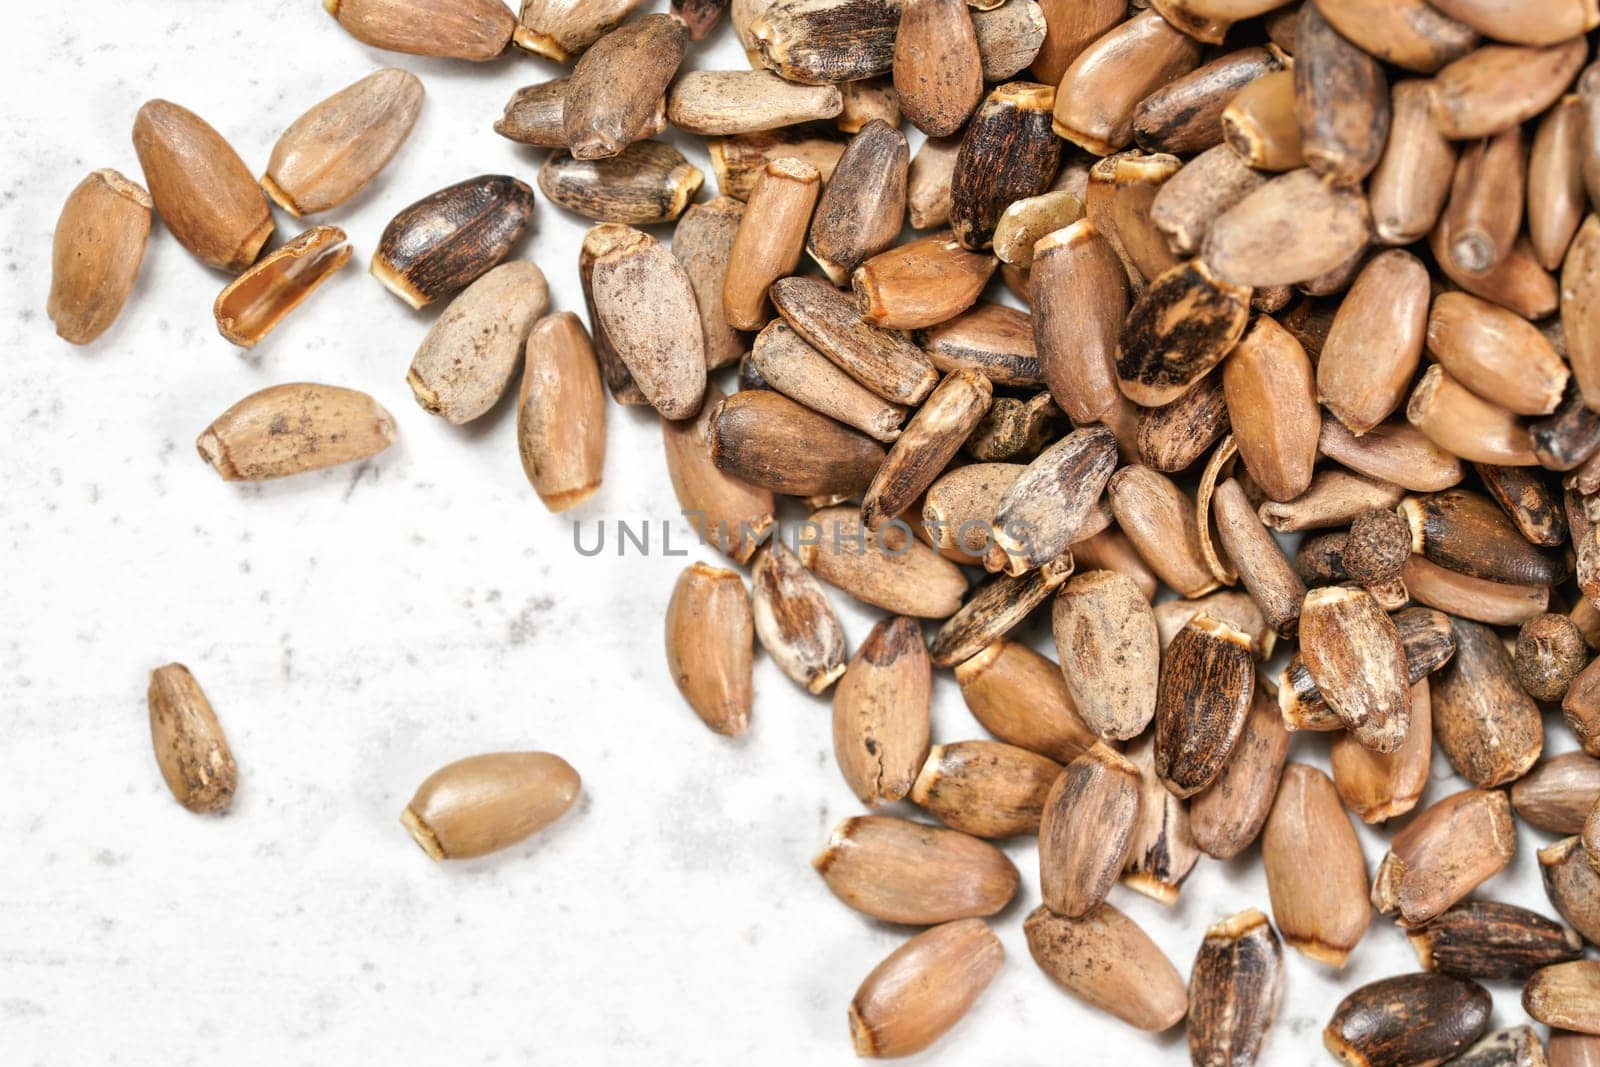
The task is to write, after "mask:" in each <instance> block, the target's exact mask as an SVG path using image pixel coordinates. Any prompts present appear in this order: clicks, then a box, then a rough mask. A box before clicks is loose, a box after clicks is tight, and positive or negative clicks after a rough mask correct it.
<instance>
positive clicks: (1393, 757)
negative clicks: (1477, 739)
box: [1329, 677, 1433, 823]
mask: <svg viewBox="0 0 1600 1067" xmlns="http://www.w3.org/2000/svg"><path fill="white" fill-rule="evenodd" d="M1410 696H1411V724H1410V726H1409V728H1408V729H1407V730H1406V739H1405V740H1404V741H1403V742H1401V745H1400V747H1399V748H1398V749H1396V750H1395V751H1394V752H1390V753H1383V752H1374V751H1372V750H1371V749H1369V748H1367V747H1366V746H1365V745H1363V744H1361V743H1360V742H1359V741H1357V740H1356V739H1355V737H1354V736H1352V735H1351V734H1350V733H1349V732H1348V731H1341V732H1339V733H1338V734H1336V735H1335V736H1334V739H1333V748H1332V750H1331V752H1330V753H1329V765H1330V766H1331V767H1332V770H1333V783H1334V785H1335V787H1337V788H1338V790H1339V799H1341V800H1342V801H1344V806H1345V807H1346V808H1348V809H1349V810H1350V811H1351V812H1352V813H1353V814H1355V815H1357V816H1359V817H1360V818H1361V820H1362V821H1363V822H1366V823H1381V822H1385V821H1387V820H1389V819H1392V818H1394V817H1396V816H1398V815H1404V814H1405V813H1406V812H1408V811H1410V810H1411V809H1412V808H1414V807H1416V804H1417V800H1418V799H1419V798H1420V797H1421V796H1422V790H1423V788H1424V787H1425V786H1426V785H1427V784H1428V764H1429V759H1430V757H1431V756H1432V754H1433V712H1432V705H1431V702H1430V700H1429V690H1428V682H1427V679H1426V677H1423V678H1421V679H1419V680H1417V681H1416V682H1414V683H1413V684H1412V686H1411V693H1410Z"/></svg>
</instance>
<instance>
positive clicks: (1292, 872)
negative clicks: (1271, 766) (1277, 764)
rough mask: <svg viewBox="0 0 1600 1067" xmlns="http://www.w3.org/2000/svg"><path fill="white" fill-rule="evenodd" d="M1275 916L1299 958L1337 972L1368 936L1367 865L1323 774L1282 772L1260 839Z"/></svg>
mask: <svg viewBox="0 0 1600 1067" xmlns="http://www.w3.org/2000/svg"><path fill="white" fill-rule="evenodd" d="M1261 858H1262V862H1263V864H1264V865H1265V867H1266V872H1267V892H1268V894H1269V895H1270V896H1271V898H1272V917H1273V919H1274V920H1275V921H1276V922H1277V925H1278V930H1279V932H1280V933H1281V934H1282V935H1283V939H1284V941H1286V942H1288V944H1289V946H1290V947H1291V948H1293V949H1295V950H1296V951H1298V952H1301V953H1303V954H1304V955H1306V956H1308V957H1310V958H1311V959H1313V960H1316V961H1317V962H1319V963H1326V964H1329V965H1330V966H1333V967H1335V968H1342V967H1343V966H1344V965H1345V961H1346V960H1348V959H1349V958H1350V953H1351V951H1352V950H1353V949H1354V948H1355V947H1356V945H1357V943H1359V942H1360V940H1361V938H1362V935H1364V934H1365V933H1366V932H1367V924H1368V923H1369V922H1370V921H1371V919H1372V907H1371V905H1370V904H1369V903H1368V901H1367V863H1366V860H1365V859H1364V858H1363V857H1362V854H1361V842H1360V841H1359V840H1357V838H1356V833H1355V828H1354V827H1352V826H1351V825H1350V819H1349V817H1348V816H1347V815H1345V813H1344V809H1343V808H1342V807H1340V805H1339V795H1338V793H1337V792H1336V791H1335V789H1334V786H1333V783H1332V782H1330V781H1329V780H1328V777H1327V775H1325V774H1323V773H1322V772H1321V771H1319V770H1317V769H1316V768H1315V767H1309V766H1306V765H1305V764H1303V763H1291V764H1289V765H1288V766H1287V767H1285V768H1284V772H1283V780H1282V781H1281V782H1280V783H1279V785H1278V796H1277V799H1276V800H1275V801H1273V804H1272V813H1271V814H1270V815H1268V816H1267V825H1266V828H1265V829H1264V830H1263V831H1262V837H1261Z"/></svg>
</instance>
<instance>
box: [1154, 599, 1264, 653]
mask: <svg viewBox="0 0 1600 1067" xmlns="http://www.w3.org/2000/svg"><path fill="white" fill-rule="evenodd" d="M1154 610H1155V614H1156V629H1157V630H1158V631H1159V632H1160V634H1161V647H1162V648H1163V649H1165V648H1166V647H1167V646H1168V645H1170V644H1172V639H1173V638H1174V637H1177V636H1178V631H1180V630H1182V629H1183V628H1184V626H1186V625H1188V622H1189V620H1190V619H1192V618H1194V617H1195V616H1196V615H1198V614H1200V613H1201V612H1202V611H1204V612H1206V613H1208V614H1209V615H1210V616H1211V617H1212V618H1213V619H1219V620H1221V621H1223V622H1226V623H1227V624H1228V625H1229V626H1232V627H1233V628H1234V629H1236V630H1242V631H1244V632H1245V633H1247V634H1249V635H1250V647H1251V648H1252V650H1254V652H1255V654H1256V659H1258V660H1264V659H1269V658H1271V656H1272V650H1273V649H1274V648H1275V647H1276V645H1277V640H1278V635H1277V634H1276V633H1274V632H1273V630H1272V628H1271V627H1270V626H1268V625H1267V620H1266V617H1265V616H1264V615H1262V614H1261V609H1260V608H1259V607H1257V606H1256V602H1255V601H1254V600H1252V599H1250V596H1249V594H1247V593H1241V592H1238V591H1236V590H1233V589H1223V590H1219V591H1218V592H1215V593H1210V594H1208V595H1206V596H1202V597H1199V598H1196V599H1192V600H1164V601H1162V602H1161V603H1159V604H1157V605H1156V606H1155V609H1154Z"/></svg>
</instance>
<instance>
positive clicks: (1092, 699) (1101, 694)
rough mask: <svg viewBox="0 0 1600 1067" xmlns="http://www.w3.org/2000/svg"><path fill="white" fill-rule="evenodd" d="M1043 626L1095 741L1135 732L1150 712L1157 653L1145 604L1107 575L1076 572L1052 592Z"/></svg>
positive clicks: (1126, 583)
mask: <svg viewBox="0 0 1600 1067" xmlns="http://www.w3.org/2000/svg"><path fill="white" fill-rule="evenodd" d="M1050 617H1051V628H1052V630H1053V631H1054V633H1055V643H1056V654H1057V655H1058V656H1059V657H1060V658H1061V669H1062V674H1063V675H1064V677H1065V678H1066V685H1067V690H1068V692H1070V693H1071V694H1072V700H1073V704H1074V706H1075V707H1076V708H1077V710H1078V714H1079V716H1080V717H1081V718H1082V719H1083V721H1084V722H1085V723H1087V724H1088V726H1089V728H1090V729H1091V730H1093V731H1094V732H1095V733H1096V734H1098V735H1100V736H1101V737H1106V738H1112V739H1116V740H1125V739H1127V738H1130V737H1135V736H1137V735H1138V734H1140V733H1141V732H1143V730H1144V728H1145V726H1147V725H1148V724H1149V722H1150V720H1151V719H1152V718H1153V717H1154V715H1155V711H1156V682H1157V674H1158V671H1159V668H1160V661H1161V649H1160V644H1159V639H1158V636H1157V632H1156V622H1155V616H1154V614H1153V613H1152V612H1151V610H1150V602H1149V601H1148V600H1147V599H1145V597H1144V594H1142V593H1141V592H1140V591H1139V588H1138V586H1137V584H1135V582H1134V581H1133V580H1132V579H1131V578H1128V577H1126V576H1125V575H1121V574H1117V573H1114V572H1112V571H1089V572H1088V573H1085V574H1080V575H1078V576H1077V577H1076V578H1074V579H1073V580H1072V581H1071V582H1069V583H1067V585H1066V586H1065V587H1063V588H1062V590H1061V591H1060V592H1059V593H1058V594H1057V595H1056V599H1055V603H1054V605H1053V606H1052V607H1051V611H1050Z"/></svg>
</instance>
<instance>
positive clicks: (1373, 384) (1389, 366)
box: [1317, 249, 1428, 434]
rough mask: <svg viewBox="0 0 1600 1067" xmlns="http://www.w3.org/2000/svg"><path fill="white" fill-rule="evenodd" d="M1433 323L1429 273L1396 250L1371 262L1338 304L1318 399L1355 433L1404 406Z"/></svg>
mask: <svg viewBox="0 0 1600 1067" xmlns="http://www.w3.org/2000/svg"><path fill="white" fill-rule="evenodd" d="M1427 322H1428V270H1427V268H1426V267H1424V266H1423V265H1422V261H1421V260H1419V259H1417V257H1416V256H1413V255H1412V254H1411V253H1409V252H1405V251H1402V250H1400V249H1392V250H1390V251H1387V252H1380V253H1379V254H1378V255H1376V256H1374V257H1373V258H1372V259H1371V260H1369V261H1368V263H1367V265H1366V266H1365V267H1363V268H1362V269H1361V273H1360V274H1359V275H1357V276H1356V279H1355V282H1354V283H1353V284H1352V285H1351V287H1350V291H1349V292H1348V293H1347V294H1346V295H1345V297H1344V299H1343V300H1342V301H1340V303H1339V310H1338V312H1337V313H1336V314H1335V315H1334V318H1333V325H1332V326H1331V327H1330V328H1329V330H1328V337H1327V340H1326V341H1325V342H1324V343H1323V346H1322V353H1321V355H1320V356H1319V358H1318V360H1317V400H1318V402H1320V403H1322V404H1324V405H1325V406H1326V407H1327V408H1328V410H1329V411H1331V412H1333V414H1334V415H1335V416H1336V417H1338V419H1339V420H1340V421H1341V422H1343V423H1344V425H1345V426H1346V427H1347V428H1348V429H1349V430H1350V431H1351V432H1352V433H1354V434H1365V433H1367V432H1368V431H1370V430H1372V429H1373V428H1375V427H1377V426H1378V425H1379V424H1381V423H1382V422H1383V420H1384V419H1386V418H1388V417H1389V416H1390V415H1391V414H1393V413H1394V412H1395V411H1396V410H1397V409H1398V408H1399V407H1400V405H1401V404H1402V403H1404V402H1405V398H1406V391H1407V390H1408V389H1409V388H1410V386H1411V382H1412V379H1413V378H1414V377H1415V376H1416V373H1417V363H1418V361H1419V360H1420V359H1421V357H1422V346H1423V341H1424V337H1425V336H1426V329H1427Z"/></svg>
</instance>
